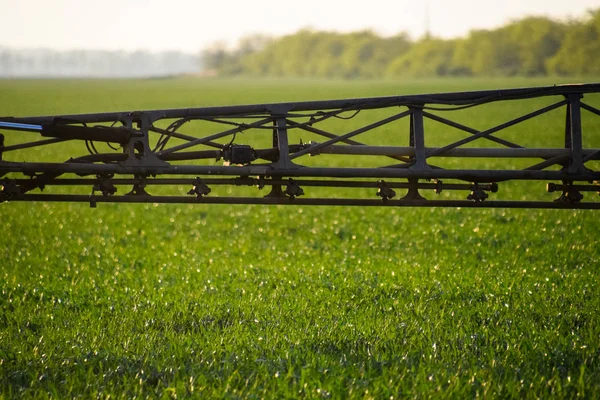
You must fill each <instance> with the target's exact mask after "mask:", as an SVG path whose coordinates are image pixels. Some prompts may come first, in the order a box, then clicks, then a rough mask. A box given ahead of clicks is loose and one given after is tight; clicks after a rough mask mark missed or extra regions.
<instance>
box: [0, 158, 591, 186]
mask: <svg viewBox="0 0 600 400" xmlns="http://www.w3.org/2000/svg"><path fill="white" fill-rule="evenodd" d="M8 172H22V173H26V174H32V173H42V172H45V173H76V174H80V175H92V174H94V175H95V174H125V175H148V176H149V175H160V174H166V175H228V176H252V175H258V176H260V175H262V176H272V177H301V176H303V177H329V178H379V179H387V178H406V179H408V178H411V179H438V178H439V179H443V178H447V179H461V180H468V181H472V182H496V181H499V180H510V179H514V180H581V181H590V180H592V181H594V180H600V172H594V171H589V170H588V171H583V172H577V173H569V172H566V171H531V170H458V169H457V170H450V169H431V170H410V169H399V168H312V167H291V168H273V167H271V166H269V165H260V166H257V165H250V166H214V165H213V166H203V165H169V166H156V167H139V166H127V165H119V164H107V165H98V164H87V163H62V164H56V163H15V162H9V161H6V162H2V161H0V174H2V173H8Z"/></svg>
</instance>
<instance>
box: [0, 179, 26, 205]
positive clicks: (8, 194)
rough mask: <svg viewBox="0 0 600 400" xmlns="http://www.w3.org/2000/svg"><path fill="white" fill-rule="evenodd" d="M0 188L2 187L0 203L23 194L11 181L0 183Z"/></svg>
mask: <svg viewBox="0 0 600 400" xmlns="http://www.w3.org/2000/svg"><path fill="white" fill-rule="evenodd" d="M0 186H1V187H2V190H0V203H2V202H4V201H7V200H10V199H12V198H15V197H18V196H19V195H21V194H23V192H22V191H21V188H20V187H19V186H18V185H17V184H16V183H15V181H14V180H12V179H6V180H2V181H0Z"/></svg>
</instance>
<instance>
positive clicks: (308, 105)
mask: <svg viewBox="0 0 600 400" xmlns="http://www.w3.org/2000/svg"><path fill="white" fill-rule="evenodd" d="M596 92H600V83H589V84H581V85H555V86H546V87H534V88H520V89H501V90H482V91H472V92H453V93H436V94H421V95H407V96H388V97H371V98H359V99H343V100H319V101H305V102H287V103H278V104H253V105H239V106H221V107H201V108H183V109H171V110H148V111H126V112H109V113H97V114H72V115H64V116H61V118H65V119H70V120H75V121H78V122H86V123H90V122H113V121H118V120H123V119H127V118H131V117H132V116H134V117H135V116H137V115H138V114H139V113H145V114H147V115H149V116H151V120H152V121H156V120H159V119H168V118H186V117H215V116H238V115H247V114H258V115H265V114H269V115H270V114H272V111H273V110H274V109H284V110H288V111H296V112H298V111H318V110H332V109H346V110H357V109H363V110H367V109H377V108H386V107H394V106H403V105H414V104H438V105H464V104H470V103H476V104H484V103H488V102H492V101H504V100H520V99H530V98H535V97H544V96H558V95H563V96H564V95H567V94H584V93H596ZM56 118H57V117H56V116H41V117H24V118H10V119H8V118H3V120H5V121H6V122H14V123H29V124H42V123H52V121H54V120H55V119H56Z"/></svg>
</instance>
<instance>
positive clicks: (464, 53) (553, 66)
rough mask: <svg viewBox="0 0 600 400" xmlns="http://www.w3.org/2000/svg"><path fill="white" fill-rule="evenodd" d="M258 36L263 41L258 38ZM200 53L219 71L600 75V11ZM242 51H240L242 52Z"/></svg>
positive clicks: (306, 37)
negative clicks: (465, 31) (447, 31)
mask: <svg viewBox="0 0 600 400" xmlns="http://www.w3.org/2000/svg"><path fill="white" fill-rule="evenodd" d="M263 39H264V38H263ZM247 41H248V39H245V40H243V41H242V42H241V43H240V46H238V48H237V49H236V50H232V51H227V50H226V49H225V48H222V47H220V48H219V51H214V49H213V53H210V52H205V54H204V56H205V57H204V58H205V60H206V64H207V65H208V66H209V67H210V68H214V69H215V70H216V71H218V72H219V73H220V74H221V75H226V76H228V75H252V76H285V77H322V78H346V79H351V78H381V77H384V76H390V77H423V76H427V77H433V76H514V75H522V76H545V75H556V74H560V75H594V74H596V75H597V74H600V55H599V54H600V10H596V11H591V12H590V13H589V15H588V16H587V17H585V18H581V19H577V20H574V21H571V22H569V23H565V22H562V21H556V20H552V19H550V18H547V17H527V18H524V19H521V20H518V21H514V22H511V23H509V24H507V25H505V26H502V27H500V28H498V29H494V30H474V31H472V32H470V33H469V35H468V36H467V37H465V38H459V39H451V40H443V39H436V38H430V37H426V38H423V39H421V40H417V41H411V40H410V39H409V38H408V36H407V35H405V34H399V35H397V36H394V37H390V38H385V37H381V36H378V35H377V34H375V33H373V32H370V31H363V32H354V33H348V34H342V33H334V32H318V31H311V30H302V31H300V32H298V33H296V34H293V35H288V36H285V37H282V38H278V39H271V40H263V41H262V42H261V43H262V45H261V46H254V47H251V48H250V49H248V46H247V45H246V44H247ZM244 49H245V50H244Z"/></svg>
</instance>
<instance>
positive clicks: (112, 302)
mask: <svg viewBox="0 0 600 400" xmlns="http://www.w3.org/2000/svg"><path fill="white" fill-rule="evenodd" d="M554 83H566V82H558V81H556V80H551V79H531V80H528V79H517V78H515V79H508V80H507V79H487V80H483V79H480V80H430V81H398V82H395V81H352V82H345V81H325V80H324V81H318V80H257V81H250V80H241V79H240V80H219V79H211V80H205V79H191V78H176V79H155V80H132V81H126V80H108V81H105V80H54V81H50V80H23V81H0V93H1V94H0V115H3V116H4V115H6V116H9V115H10V116H26V115H50V114H61V113H62V114H71V113H87V112H101V111H119V110H132V109H154V108H176V107H192V106H209V105H228V104H245V103H266V102H277V101H296V100H316V99H335V98H348V97H366V96H383V95H396V94H409V93H428V92H442V91H454V90H477V89H494V88H507V87H522V86H535V85H548V84H554ZM586 99H587V100H586V101H587V102H589V103H590V104H592V105H594V106H596V107H599V106H600V95H595V96H589V97H586ZM536 102H537V103H536ZM533 103H534V104H529V105H527V104H526V105H524V107H525V108H524V109H525V110H526V109H527V107H529V106H532V105H533V106H542V105H543V104H542V103H543V101H542V100H540V101H539V102H538V101H537V100H535V101H533ZM503 107H504V108H503ZM507 107H508V108H507ZM511 107H512V108H511ZM518 110H519V104H518V103H516V102H514V103H510V104H509V105H506V104H505V105H502V104H500V105H498V106H497V108H491V109H487V111H485V112H475V111H474V110H473V111H468V112H466V113H465V114H464V116H463V118H465V119H466V121H467V122H468V123H469V124H470V125H471V126H474V127H476V128H485V127H488V126H490V125H491V124H493V123H494V121H496V120H497V119H498V118H499V117H502V118H503V115H504V114H503V113H511V112H512V113H513V114H514V112H517V113H518V112H519V111H518ZM584 118H585V116H584ZM343 122H344V124H346V125H344V126H348V125H347V123H348V121H343ZM340 123H342V121H340ZM357 123H359V122H357ZM563 124H564V115H562V114H560V113H556V114H555V113H552V114H549V115H548V116H547V117H546V118H544V119H540V120H539V121H537V122H535V124H531V123H528V124H523V125H518V126H517V128H515V130H513V131H512V132H508V133H507V134H508V135H513V136H512V137H520V136H522V137H525V136H527V138H528V139H529V140H530V141H531V143H534V144H535V143H537V144H541V145H542V146H543V144H544V143H546V142H547V140H548V139H547V137H548V135H549V133H551V132H555V133H559V134H560V132H562V130H563V129H564V128H563ZM584 124H585V125H584V128H585V130H586V134H590V133H592V134H591V135H590V136H589V139H588V140H590V141H591V142H592V144H595V146H598V147H600V118H595V119H586V120H585V121H584ZM340 129H341V128H340ZM332 130H334V131H335V126H333V127H332ZM343 130H344V132H345V131H347V129H346V128H344V129H343ZM436 132H437V131H436ZM443 133H444V132H442V131H441V130H440V131H439V132H437V133H436V134H439V135H442V134H443ZM432 140H435V137H434V138H433V139H432ZM53 151H56V152H57V154H55V156H57V157H59V158H60V151H61V148H60V147H55V148H54V149H53ZM32 154H35V153H32ZM479 162H481V161H479ZM535 184H536V185H537V184H538V183H537V182H536V183H535ZM539 184H540V194H539V195H537V194H536V196H541V198H543V199H549V198H550V199H553V198H556V197H557V194H556V193H553V194H547V193H543V189H542V188H543V185H542V183H539ZM528 186H531V184H519V183H517V184H514V185H507V187H506V189H505V190H507V191H508V195H509V196H512V197H514V198H526V197H527V196H532V195H531V194H530V193H529V192H528ZM327 190H330V191H331V190H333V189H327ZM536 190H538V189H537V188H536ZM329 194H330V195H335V193H333V192H331V193H329ZM466 194H467V193H464V195H466ZM588 196H592V197H593V196H595V197H597V196H598V195H597V194H596V193H587V194H586V197H588ZM599 216H600V214H598V212H595V211H572V210H504V209H456V208H431V209H430V208H419V209H411V208H391V207H382V208H377V207H374V208H362V207H351V208H343V207H299V206H225V205H158V204H135V205H128V204H99V205H98V208H95V209H90V207H89V205H87V204H63V203H52V204H49V203H19V202H12V203H11V202H9V203H2V204H0V222H1V226H2V231H1V232H0V398H7V399H8V398H16V397H19V398H22V397H25V398H71V397H81V398H109V397H110V398H147V397H149V398H185V397H197V398H298V397H300V398H378V399H379V398H386V399H392V398H394V399H397V398H429V397H439V398H472V397H484V398H495V397H500V398H549V397H557V398H561V397H562V398H575V397H581V398H598V397H600V313H599V311H598V310H600V242H599V239H600V221H599Z"/></svg>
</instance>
